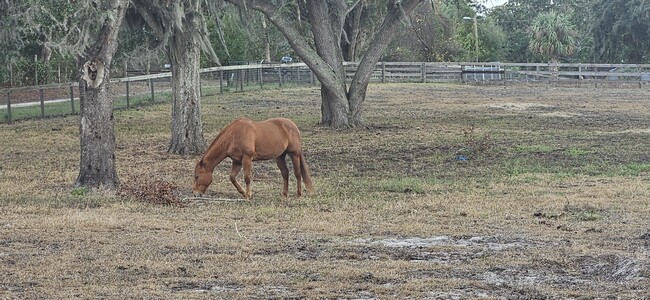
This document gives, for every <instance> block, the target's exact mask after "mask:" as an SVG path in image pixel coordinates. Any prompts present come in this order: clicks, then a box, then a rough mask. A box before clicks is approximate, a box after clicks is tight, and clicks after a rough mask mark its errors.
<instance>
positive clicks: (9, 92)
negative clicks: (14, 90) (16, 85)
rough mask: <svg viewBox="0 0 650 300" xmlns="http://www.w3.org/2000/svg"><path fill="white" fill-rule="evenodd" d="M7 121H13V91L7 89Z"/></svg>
mask: <svg viewBox="0 0 650 300" xmlns="http://www.w3.org/2000/svg"><path fill="white" fill-rule="evenodd" d="M7 123H11V91H7Z"/></svg>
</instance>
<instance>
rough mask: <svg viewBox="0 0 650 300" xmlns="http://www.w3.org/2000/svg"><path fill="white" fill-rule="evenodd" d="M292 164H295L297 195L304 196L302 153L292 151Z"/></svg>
mask: <svg viewBox="0 0 650 300" xmlns="http://www.w3.org/2000/svg"><path fill="white" fill-rule="evenodd" d="M290 156H291V164H293V173H294V174H295V175H296V186H297V189H298V190H296V197H300V196H302V183H301V182H302V172H301V171H300V154H296V153H291V154H290Z"/></svg>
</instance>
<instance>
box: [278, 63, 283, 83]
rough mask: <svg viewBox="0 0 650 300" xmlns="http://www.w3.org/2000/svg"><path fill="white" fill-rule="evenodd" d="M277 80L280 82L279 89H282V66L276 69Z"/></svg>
mask: <svg viewBox="0 0 650 300" xmlns="http://www.w3.org/2000/svg"><path fill="white" fill-rule="evenodd" d="M278 79H279V81H280V87H282V66H280V67H279V68H278Z"/></svg>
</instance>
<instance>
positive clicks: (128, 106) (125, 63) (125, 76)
mask: <svg viewBox="0 0 650 300" xmlns="http://www.w3.org/2000/svg"><path fill="white" fill-rule="evenodd" d="M128 64H129V62H128V61H126V60H125V61H124V78H128V77H129V72H128V67H129V65H128ZM125 84H126V108H130V107H131V105H130V102H129V94H130V93H129V81H128V79H127V81H126V82H125Z"/></svg>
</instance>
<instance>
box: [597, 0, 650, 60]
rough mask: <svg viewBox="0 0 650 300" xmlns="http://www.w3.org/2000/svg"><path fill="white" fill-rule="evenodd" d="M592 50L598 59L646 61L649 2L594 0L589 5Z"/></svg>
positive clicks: (649, 48)
mask: <svg viewBox="0 0 650 300" xmlns="http://www.w3.org/2000/svg"><path fill="white" fill-rule="evenodd" d="M592 7H593V10H592V14H593V16H594V26H593V29H592V34H593V36H594V39H595V40H594V46H595V49H594V51H596V52H597V54H598V55H599V58H600V59H601V61H602V62H610V63H621V62H623V63H648V62H650V39H649V38H648V37H649V36H650V2H649V1H645V0H598V1H596V3H595V5H593V6H592Z"/></svg>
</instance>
